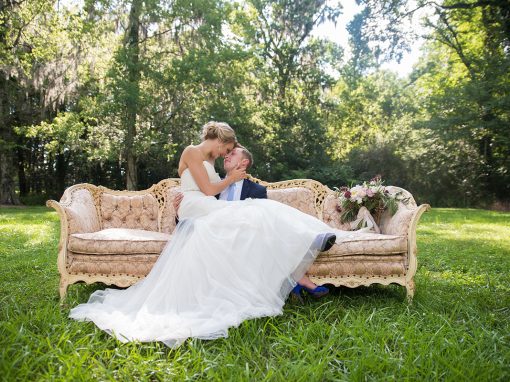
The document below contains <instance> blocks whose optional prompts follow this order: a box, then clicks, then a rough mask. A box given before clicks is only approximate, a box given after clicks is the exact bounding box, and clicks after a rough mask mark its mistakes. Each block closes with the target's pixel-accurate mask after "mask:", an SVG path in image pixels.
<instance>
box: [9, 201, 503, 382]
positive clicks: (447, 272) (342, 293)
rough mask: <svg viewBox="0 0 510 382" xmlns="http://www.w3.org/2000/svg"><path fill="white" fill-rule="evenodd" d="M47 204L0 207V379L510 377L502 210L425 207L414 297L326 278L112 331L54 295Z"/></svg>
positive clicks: (53, 227) (71, 300) (85, 289)
mask: <svg viewBox="0 0 510 382" xmlns="http://www.w3.org/2000/svg"><path fill="white" fill-rule="evenodd" d="M58 238H59V222H58V218H57V215H56V214H55V213H54V212H51V211H50V210H48V209H46V208H38V207H32V208H2V209H0V348H1V349H2V350H1V352H0V376H1V377H0V379H2V380H6V381H10V380H23V381H25V380H55V381H70V380H111V381H114V380H218V381H225V380H235V381H252V380H257V381H267V380H270V381H273V380H282V381H294V380H296V381H305V380H306V381H307V380H311V381H323V380H397V379H398V380H417V379H418V380H423V379H425V380H455V381H474V380H476V381H506V380H509V379H510V318H509V317H510V278H509V274H510V272H509V270H510V214H509V213H498V212H492V211H482V210H471V209H434V210H432V212H430V213H428V214H425V215H424V216H423V218H422V222H421V223H420V225H419V228H418V248H419V256H418V261H419V268H418V273H417V275H416V289H417V291H416V296H415V299H414V303H413V304H411V305H408V304H407V303H406V301H405V290H404V289H403V288H402V287H399V286H394V285H391V286H371V287H361V288H356V289H349V288H337V289H336V290H334V291H333V293H332V294H331V295H330V296H328V297H326V298H324V299H321V300H318V301H316V300H307V301H306V302H305V304H304V305H294V304H288V305H286V306H285V309H284V314H283V315H281V316H278V317H269V318H264V319H257V320H250V321H246V322H243V323H242V324H241V325H240V326H239V327H238V328H235V329H231V330H230V331H229V337H228V338H225V339H218V340H215V341H201V340H194V339H192V340H189V341H187V342H186V343H185V344H184V345H183V346H181V347H180V348H178V349H174V350H171V349H168V348H166V347H165V346H164V345H162V344H159V343H148V344H140V343H131V344H122V343H120V342H118V341H117V340H115V339H114V338H112V337H110V336H108V335H107V334H105V333H103V332H102V331H100V330H99V329H97V328H96V327H95V326H94V325H93V324H91V323H83V322H75V321H72V320H69V319H68V318H67V315H68V312H69V308H70V307H72V306H75V305H76V304H78V303H80V302H84V301H86V300H87V298H88V296H89V295H90V293H92V292H93V291H94V290H97V289H100V288H103V287H104V286H102V285H100V284H97V285H84V284H79V285H73V286H71V287H70V288H69V294H68V297H67V298H66V300H65V304H64V305H63V306H61V305H60V304H59V297H58V281H59V276H58V272H57V267H56V254H57V247H58Z"/></svg>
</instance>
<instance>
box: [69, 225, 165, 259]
mask: <svg viewBox="0 0 510 382" xmlns="http://www.w3.org/2000/svg"><path fill="white" fill-rule="evenodd" d="M170 237H171V235H169V234H167V233H161V232H155V231H145V230H141V229H129V228H108V229H103V230H102V231H98V232H89V233H75V234H72V235H71V236H70V237H69V250H70V251H72V252H74V253H86V254H92V255H93V254H98V255H104V254H122V255H128V254H147V253H154V254H159V253H161V251H162V250H163V247H164V246H165V244H166V243H167V241H168V240H169V239H170Z"/></svg>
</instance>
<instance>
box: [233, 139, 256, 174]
mask: <svg viewBox="0 0 510 382" xmlns="http://www.w3.org/2000/svg"><path fill="white" fill-rule="evenodd" d="M236 149H239V150H241V154H242V155H243V157H244V158H245V159H248V166H246V169H247V170H248V169H249V168H250V167H251V166H252V164H253V155H251V153H250V152H249V151H248V149H247V148H246V147H244V146H243V145H241V144H239V143H237V144H236Z"/></svg>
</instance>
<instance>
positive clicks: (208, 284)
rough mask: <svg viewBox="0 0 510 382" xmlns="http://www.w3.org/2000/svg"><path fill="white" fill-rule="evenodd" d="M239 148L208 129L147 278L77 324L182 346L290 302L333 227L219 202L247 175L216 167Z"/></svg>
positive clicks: (257, 206)
mask: <svg viewBox="0 0 510 382" xmlns="http://www.w3.org/2000/svg"><path fill="white" fill-rule="evenodd" d="M235 145H236V137H235V133H234V130H233V129H232V128H231V127H230V126H229V125H227V124H226V123H219V122H209V123H207V124H206V125H205V126H204V128H203V132H202V143H200V144H199V145H197V146H188V147H187V148H186V149H185V150H184V151H183V153H182V155H181V159H180V162H179V175H180V177H181V190H182V192H183V194H184V198H183V200H182V202H181V205H180V207H179V217H180V223H179V224H178V226H177V228H176V230H175V232H174V235H173V236H172V239H171V240H170V241H169V243H168V244H167V245H166V247H165V248H164V249H163V251H162V253H161V255H160V257H159V259H158V261H157V262H156V263H155V265H154V267H153V268H152V270H151V272H150V273H149V274H148V275H147V277H146V278H145V279H143V280H141V281H139V282H138V283H137V284H135V285H133V286H131V287H130V288H128V289H124V290H118V289H105V290H101V291H96V292H94V293H93V294H92V295H91V297H90V299H89V301H88V302H87V303H86V304H81V305H78V306H77V307H75V308H73V309H71V312H70V315H69V316H70V317H71V318H73V319H76V320H81V321H93V322H94V323H95V324H96V325H97V326H98V327H99V328H100V329H102V330H104V331H106V332H107V333H109V334H111V335H113V336H115V337H117V338H118V339H119V340H120V341H122V342H128V341H142V342H149V341H161V342H163V343H165V344H166V345H167V346H170V347H175V346H179V345H180V344H181V343H182V342H183V341H185V340H186V339H187V338H189V337H195V338H200V339H214V338H218V337H227V335H228V328H229V327H235V326H238V325H239V324H240V323H241V322H242V321H244V320H247V319H250V318H256V317H264V316H274V315H278V314H281V313H282V308H283V305H284V302H285V299H286V298H287V296H288V295H289V293H290V292H291V290H292V289H293V287H295V286H296V280H300V283H303V284H304V285H305V287H306V286H308V287H310V284H311V286H312V288H313V286H314V285H315V284H313V283H311V281H310V280H309V279H307V278H306V277H304V274H305V272H306V270H307V269H308V267H309V266H310V264H311V263H312V262H313V260H314V259H315V256H316V255H317V253H318V252H319V251H322V250H325V249H327V248H329V247H330V246H331V245H332V243H334V240H335V236H334V235H333V234H331V233H330V232H331V227H329V226H328V225H326V224H325V223H323V222H322V221H320V220H318V219H315V218H313V217H312V216H309V215H307V214H304V213H302V212H300V211H299V210H297V209H295V208H292V207H289V206H287V205H285V204H282V203H279V202H276V201H272V200H269V199H248V200H244V201H237V202H232V201H229V202H227V201H222V200H217V199H216V198H215V197H214V195H217V194H219V193H220V192H221V191H222V190H224V189H225V188H226V187H228V186H229V185H230V184H232V183H234V182H236V181H238V180H241V179H243V178H244V177H245V176H246V173H245V171H244V170H242V169H235V170H233V171H231V172H229V176H227V177H226V178H225V179H223V180H222V179H220V177H219V176H218V174H217V173H216V171H215V169H214V161H215V159H217V158H218V157H220V156H225V155H227V154H228V153H229V152H230V151H231V150H232V149H233V148H234V147H235Z"/></svg>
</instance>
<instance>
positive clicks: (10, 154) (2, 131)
mask: <svg viewBox="0 0 510 382" xmlns="http://www.w3.org/2000/svg"><path fill="white" fill-rule="evenodd" d="M7 7H8V4H7V3H6V2H4V1H1V2H0V13H3V11H4V10H5V8H7ZM7 27H8V25H6V24H4V25H3V26H2V28H0V48H2V49H3V48H4V46H5V41H6V39H5V33H6V32H5V31H6V30H8V29H7ZM9 86H10V84H9V78H8V77H7V73H5V72H4V71H2V70H0V204H21V203H20V201H19V197H18V195H17V194H16V181H15V179H16V141H15V140H14V132H13V131H12V120H11V117H10V115H9V110H10V104H9V100H11V101H12V98H11V97H9V95H10V93H11V92H10V91H9V90H10V89H9Z"/></svg>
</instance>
